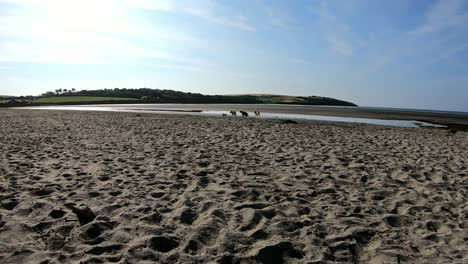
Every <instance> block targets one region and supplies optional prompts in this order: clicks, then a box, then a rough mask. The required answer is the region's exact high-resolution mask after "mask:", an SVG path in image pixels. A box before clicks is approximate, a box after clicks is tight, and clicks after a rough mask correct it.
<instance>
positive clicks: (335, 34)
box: [312, 2, 365, 56]
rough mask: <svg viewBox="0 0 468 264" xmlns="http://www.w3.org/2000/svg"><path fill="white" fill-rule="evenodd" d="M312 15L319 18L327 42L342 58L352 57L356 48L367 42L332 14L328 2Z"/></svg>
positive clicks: (323, 3) (322, 4)
mask: <svg viewBox="0 0 468 264" xmlns="http://www.w3.org/2000/svg"><path fill="white" fill-rule="evenodd" d="M312 13H314V14H315V15H316V16H318V18H319V21H320V25H321V27H322V30H323V31H324V34H325V36H326V41H327V42H328V45H329V48H330V49H331V50H332V51H333V52H335V53H337V54H340V55H342V56H352V55H353V53H354V50H355V46H363V45H365V41H363V40H362V39H361V38H360V37H359V36H358V35H357V34H355V33H354V32H353V31H352V29H351V27H350V25H348V24H347V23H345V22H343V21H341V20H340V19H339V18H338V17H337V16H336V15H334V14H333V13H332V12H331V10H330V9H329V7H328V6H327V4H326V2H322V3H321V5H319V8H318V9H314V10H312Z"/></svg>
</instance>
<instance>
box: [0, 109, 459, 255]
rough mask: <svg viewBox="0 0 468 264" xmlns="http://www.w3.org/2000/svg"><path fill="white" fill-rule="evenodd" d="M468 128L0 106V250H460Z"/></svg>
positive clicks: (273, 252) (82, 252)
mask: <svg viewBox="0 0 468 264" xmlns="http://www.w3.org/2000/svg"><path fill="white" fill-rule="evenodd" d="M467 196H468V133H466V132H458V133H455V134H453V133H450V132H448V131H446V130H440V129H412V128H389V127H381V126H370V125H357V124H335V123H326V122H312V121H300V122H299V124H285V123H282V121H280V120H258V119H253V118H240V117H237V118H233V117H228V118H221V117H197V116H182V115H176V116H171V115H158V114H132V113H106V112H66V111H63V112H61V111H36V112H34V111H29V110H0V263H81V262H82V263H109V262H111V263H112V262H115V263H260V262H261V263H467V262H468V248H467V244H468V241H467V240H468V203H467Z"/></svg>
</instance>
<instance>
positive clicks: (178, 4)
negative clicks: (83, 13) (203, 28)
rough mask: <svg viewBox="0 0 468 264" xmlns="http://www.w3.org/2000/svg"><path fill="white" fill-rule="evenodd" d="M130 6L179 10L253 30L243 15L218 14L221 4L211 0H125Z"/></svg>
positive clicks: (157, 9)
mask: <svg viewBox="0 0 468 264" xmlns="http://www.w3.org/2000/svg"><path fill="white" fill-rule="evenodd" d="M126 2H127V4H128V5H129V6H130V7H134V8H142V9H148V10H155V11H165V12H180V13H184V14H188V15H191V16H195V17H199V18H202V19H205V20H206V21H209V22H212V23H215V24H219V25H225V26H228V27H232V28H237V29H240V30H245V31H255V30H256V29H255V27H254V26H252V25H251V24H250V23H249V19H248V18H247V17H245V16H244V15H234V16H232V15H225V14H220V10H222V9H223V8H222V6H221V5H220V4H218V3H216V2H214V1H212V0H196V1H193V0H178V1H177V0H156V1H149V0H136V1H134V0H126Z"/></svg>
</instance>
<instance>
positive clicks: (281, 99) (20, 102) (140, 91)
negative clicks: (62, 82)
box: [0, 88, 357, 107]
mask: <svg viewBox="0 0 468 264" xmlns="http://www.w3.org/2000/svg"><path fill="white" fill-rule="evenodd" d="M115 103H119V104H138V103H153V104H154V103H156V104H157V103H180V104H290V105H330V106H357V105H356V104H354V103H351V102H347V101H343V100H338V99H334V98H329V97H321V96H290V95H272V94H242V95H204V94H200V93H186V92H180V91H174V90H160V89H150V88H113V89H101V90H80V91H78V90H76V89H74V88H73V89H57V90H55V91H50V92H46V93H44V94H41V95H39V96H0V107H2V106H3V107H9V106H30V105H79V104H115Z"/></svg>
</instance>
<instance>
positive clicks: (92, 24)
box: [0, 0, 468, 111]
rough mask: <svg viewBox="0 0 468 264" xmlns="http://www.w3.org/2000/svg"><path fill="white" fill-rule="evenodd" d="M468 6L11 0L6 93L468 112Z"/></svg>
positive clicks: (1, 32)
mask: <svg viewBox="0 0 468 264" xmlns="http://www.w3.org/2000/svg"><path fill="white" fill-rule="evenodd" d="M466 25H468V1H467V0H441V1H435V0H434V1H430V0H421V1H413V0H392V1H387V0H381V1H378V0H348V1H342V0H322V1H321V0H309V1H307V0H302V1H301V0H297V1H286V0H284V1H267V0H248V1H247V0H245V1H244V0H237V1H228V0H223V1H215V0H192V1H190V0H154V1H151V0H99V1H94V0H81V1H71V0H70V1H67V0H41V1H37V0H0V94H11V95H24V94H32V95H37V94H40V93H43V92H45V91H49V90H55V89H58V88H77V89H100V88H114V87H120V88H123V87H126V88H131V87H132V88H138V87H151V88H159V89H174V90H181V91H190V92H200V93H204V94H243V93H271V94H290V95H319V96H329V97H335V98H339V99H343V100H349V101H352V102H355V103H357V104H359V105H364V106H387V107H406V108H426V109H441V110H461V111H468V67H467V66H468V26H466Z"/></svg>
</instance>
